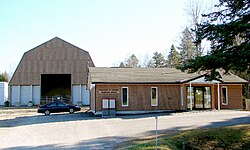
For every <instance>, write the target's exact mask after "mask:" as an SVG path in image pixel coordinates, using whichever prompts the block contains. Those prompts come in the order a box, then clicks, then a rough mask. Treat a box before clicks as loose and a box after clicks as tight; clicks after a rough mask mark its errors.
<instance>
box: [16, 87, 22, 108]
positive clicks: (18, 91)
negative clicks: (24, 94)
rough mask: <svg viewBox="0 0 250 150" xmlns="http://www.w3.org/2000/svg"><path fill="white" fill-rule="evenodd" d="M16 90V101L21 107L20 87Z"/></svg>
mask: <svg viewBox="0 0 250 150" xmlns="http://www.w3.org/2000/svg"><path fill="white" fill-rule="evenodd" d="M17 88H18V89H17V94H18V95H17V100H18V105H21V86H20V85H18V87H17Z"/></svg>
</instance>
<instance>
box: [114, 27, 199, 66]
mask: <svg viewBox="0 0 250 150" xmlns="http://www.w3.org/2000/svg"><path fill="white" fill-rule="evenodd" d="M180 39H181V40H180V41H181V42H180V44H179V46H177V47H176V46H175V45H174V44H172V45H171V47H170V50H169V54H168V55H167V58H165V57H164V55H163V54H162V53H161V52H154V53H153V56H152V58H151V59H150V60H144V64H143V65H141V63H140V62H142V61H141V60H139V59H138V58H137V57H136V55H135V54H132V55H131V56H129V57H128V58H126V59H125V61H123V62H121V63H120V65H119V67H150V68H160V67H168V68H176V67H178V66H181V65H184V64H185V63H186V62H187V61H188V60H189V59H192V58H195V57H197V56H201V55H202V49H196V46H195V43H194V42H193V37H192V32H191V31H190V29H188V27H186V28H185V29H184V31H183V32H182V35H181V37H180Z"/></svg>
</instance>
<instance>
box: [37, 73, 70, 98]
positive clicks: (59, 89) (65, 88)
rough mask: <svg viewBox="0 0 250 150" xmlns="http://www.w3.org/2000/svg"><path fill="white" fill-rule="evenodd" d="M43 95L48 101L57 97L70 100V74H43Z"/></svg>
mask: <svg viewBox="0 0 250 150" xmlns="http://www.w3.org/2000/svg"><path fill="white" fill-rule="evenodd" d="M41 96H42V99H46V101H48V99H49V100H53V99H55V98H57V99H60V100H66V101H69V100H70V98H71V75H70V74H42V75H41Z"/></svg>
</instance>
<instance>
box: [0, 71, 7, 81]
mask: <svg viewBox="0 0 250 150" xmlns="http://www.w3.org/2000/svg"><path fill="white" fill-rule="evenodd" d="M0 82H8V74H7V72H4V73H0Z"/></svg>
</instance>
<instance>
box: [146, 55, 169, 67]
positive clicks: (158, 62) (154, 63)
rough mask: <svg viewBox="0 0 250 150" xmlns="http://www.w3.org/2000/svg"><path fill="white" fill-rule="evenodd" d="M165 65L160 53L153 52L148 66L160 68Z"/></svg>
mask: <svg viewBox="0 0 250 150" xmlns="http://www.w3.org/2000/svg"><path fill="white" fill-rule="evenodd" d="M165 65H166V60H165V58H164V56H163V55H162V54H161V53H158V52H155V53H154V56H153V57H152V59H151V60H150V62H149V65H148V66H149V67H152V68H160V67H164V66H165Z"/></svg>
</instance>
